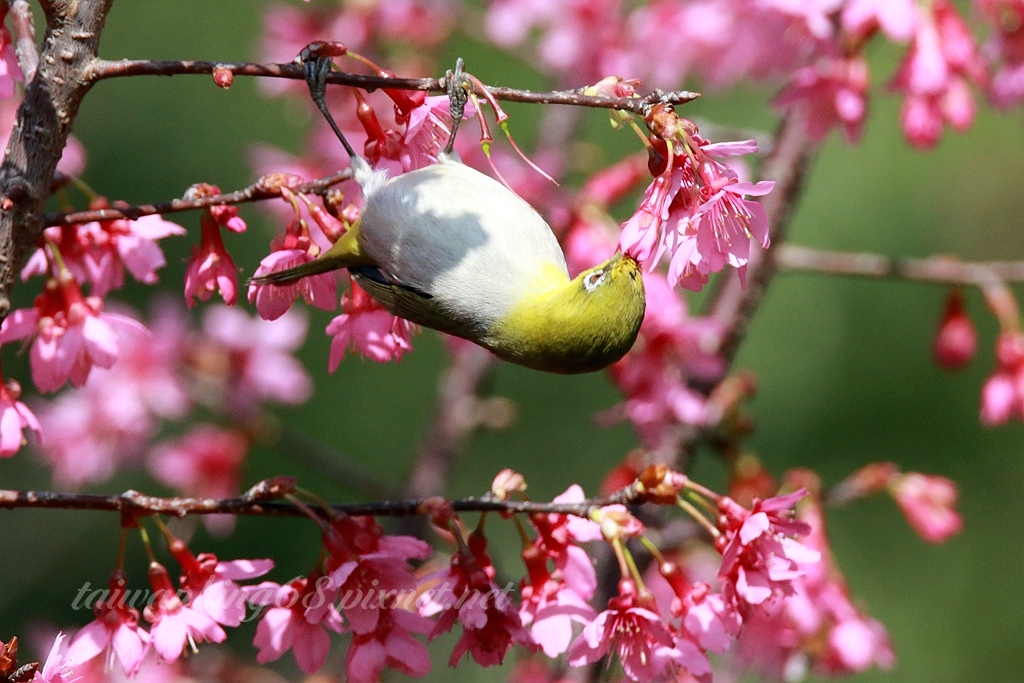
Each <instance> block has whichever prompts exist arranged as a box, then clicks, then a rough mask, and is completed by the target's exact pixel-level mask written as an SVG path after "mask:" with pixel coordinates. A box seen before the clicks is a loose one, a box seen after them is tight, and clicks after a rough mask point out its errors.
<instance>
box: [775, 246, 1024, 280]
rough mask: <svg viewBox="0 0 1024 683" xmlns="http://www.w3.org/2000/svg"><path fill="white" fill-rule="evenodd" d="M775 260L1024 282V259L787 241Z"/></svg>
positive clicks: (829, 271)
mask: <svg viewBox="0 0 1024 683" xmlns="http://www.w3.org/2000/svg"><path fill="white" fill-rule="evenodd" d="M775 263H776V265H777V266H778V268H780V269H781V270H784V271H786V272H789V273H823V274H826V275H850V276H856V277H871V278H893V279H899V280H908V281H911V282H934V283H937V284H948V285H966V286H971V285H976V286H979V287H985V286H988V285H990V284H992V283H993V282H1024V261H961V260H959V259H957V258H956V257H954V256H946V255H941V254H940V255H935V256H928V257H925V258H902V257H892V256H883V255H881V254H869V253H854V252H841V251H828V250H825V249H811V248H809V247H802V246H798V245H795V244H786V245H782V246H781V247H778V248H777V251H776V254H775Z"/></svg>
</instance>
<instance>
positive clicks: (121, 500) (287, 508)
mask: <svg viewBox="0 0 1024 683" xmlns="http://www.w3.org/2000/svg"><path fill="white" fill-rule="evenodd" d="M634 496H635V494H634V493H633V492H632V489H629V488H627V489H623V490H622V491H620V492H617V493H615V494H612V495H611V496H608V497H606V498H596V499H590V500H584V501H581V502H579V503H535V502H532V501H511V500H505V501H502V500H496V499H492V498H465V499H461V500H453V501H450V503H451V506H452V508H453V509H454V510H455V511H456V512H513V513H526V514H532V513H554V514H564V515H575V516H577V517H587V516H589V515H590V513H591V512H593V511H594V510H596V509H598V508H601V507H604V506H606V505H613V504H623V503H628V502H630V500H631V499H632V498H633V497H634ZM428 502H436V501H428V500H427V499H410V500H396V501H384V502H380V503H354V504H339V505H332V506H331V508H332V509H333V510H335V511H336V512H339V513H345V514H349V515H371V516H375V517H404V516H410V515H424V514H429V511H430V510H431V509H434V508H433V506H431V505H427V504H426V503H428ZM15 508H34V509H60V510H95V511H105V512H118V513H121V514H125V515H135V516H140V515H142V516H144V515H155V514H159V515H173V516H176V517H185V516H186V515H215V514H232V515H260V516H273V517H301V516H304V515H305V513H304V512H303V511H302V510H300V509H299V508H298V507H297V506H295V505H292V504H290V503H282V502H278V501H267V500H263V499H261V498H259V497H258V496H256V497H254V496H249V495H245V496H239V497H237V498H159V497H155V496H147V495H145V494H142V493H139V492H138V491H125V492H124V493H121V494H115V495H101V494H93V493H58V492H54V491H18V490H9V489H0V509H15Z"/></svg>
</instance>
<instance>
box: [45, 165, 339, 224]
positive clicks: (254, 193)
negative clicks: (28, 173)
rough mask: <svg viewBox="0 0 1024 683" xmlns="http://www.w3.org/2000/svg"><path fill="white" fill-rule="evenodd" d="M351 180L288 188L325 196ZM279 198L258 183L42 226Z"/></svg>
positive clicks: (56, 217) (52, 217)
mask: <svg viewBox="0 0 1024 683" xmlns="http://www.w3.org/2000/svg"><path fill="white" fill-rule="evenodd" d="M351 177H352V170H351V169H348V168H346V169H345V170H343V171H338V172H337V173H334V174H332V175H329V176H327V177H325V178H320V179H318V180H311V181H310V182H308V183H302V184H301V185H295V186H290V187H289V189H290V190H292V191H293V192H299V193H302V194H325V193H326V192H327V191H328V190H329V189H330V188H331V187H332V186H334V185H337V184H338V183H340V182H342V181H344V180H348V179H349V178H351ZM280 196H281V188H280V186H276V185H267V184H265V183H263V182H261V181H257V182H255V183H253V184H252V185H249V186H248V187H246V188H244V189H241V190H237V191H235V192H228V193H225V194H218V195H212V196H209V197H195V198H193V199H172V200H170V201H168V202H160V203H158V204H140V205H138V206H125V207H120V208H109V209H96V210H93V211H75V212H72V213H48V214H46V215H45V216H43V222H44V225H48V226H49V225H74V224H77V223H90V222H92V221H112V220H117V219H120V218H127V219H129V220H135V219H137V218H140V217H142V216H150V215H153V214H165V213H174V212H176V211H192V210H195V209H202V208H205V207H208V206H220V205H224V204H242V203H244V202H260V201H264V200H266V199H274V198H276V197H280Z"/></svg>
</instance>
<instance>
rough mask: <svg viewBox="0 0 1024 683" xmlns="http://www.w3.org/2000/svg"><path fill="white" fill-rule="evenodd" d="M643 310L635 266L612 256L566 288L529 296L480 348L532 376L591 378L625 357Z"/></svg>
mask: <svg viewBox="0 0 1024 683" xmlns="http://www.w3.org/2000/svg"><path fill="white" fill-rule="evenodd" d="M645 307H646V300H645V297H644V285H643V279H642V277H641V273H640V267H639V265H638V264H637V262H636V261H635V260H633V258H632V257H630V256H628V255H624V254H616V255H615V256H613V257H612V258H611V259H609V260H608V261H606V262H605V263H602V264H601V265H599V266H595V267H594V268H591V269H589V270H586V271H584V272H582V273H580V274H579V275H578V276H577V277H576V278H575V279H573V280H571V281H570V282H566V283H564V284H562V285H559V286H556V287H553V288H551V289H548V290H546V291H543V292H537V293H533V292H531V293H529V294H527V295H526V296H524V297H523V298H522V299H521V300H519V301H517V302H516V303H515V304H514V305H513V306H512V308H511V309H510V310H509V312H508V314H507V315H506V316H505V317H504V318H502V319H501V320H499V321H498V322H497V323H496V324H495V325H494V326H493V327H492V328H491V329H490V330H489V331H488V333H487V334H486V335H485V336H484V338H483V339H481V340H480V343H481V344H482V345H483V346H486V347H487V348H489V349H490V350H491V351H493V352H494V353H495V355H497V356H499V357H501V358H504V359H506V360H509V361H511V362H513V363H517V364H519V365H525V366H527V367H530V368H534V369H536V370H544V371H547V372H557V373H562V374H574V373H580V372H592V371H594V370H600V369H601V368H604V367H607V366H609V365H611V364H612V363H614V362H615V361H617V360H619V359H620V358H622V356H624V355H625V354H626V352H627V351H629V349H630V348H631V347H632V346H633V343H634V342H635V341H636V336H637V333H638V332H639V331H640V324H641V323H642V322H643V319H644V310H645Z"/></svg>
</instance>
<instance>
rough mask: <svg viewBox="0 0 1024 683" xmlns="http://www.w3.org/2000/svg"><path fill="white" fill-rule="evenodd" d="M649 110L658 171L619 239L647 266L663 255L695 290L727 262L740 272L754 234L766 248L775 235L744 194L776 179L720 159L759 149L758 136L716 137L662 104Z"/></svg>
mask: <svg viewBox="0 0 1024 683" xmlns="http://www.w3.org/2000/svg"><path fill="white" fill-rule="evenodd" d="M649 118H650V123H651V125H652V126H653V127H654V128H653V129H654V130H655V134H654V136H652V147H651V154H652V155H654V156H652V165H653V168H652V172H654V173H655V178H654V182H652V183H651V184H650V186H649V187H648V188H647V191H646V192H645V193H644V197H643V199H642V200H641V202H640V206H639V208H638V209H637V211H636V213H634V214H633V216H632V217H631V218H630V219H629V220H628V221H627V222H626V224H625V225H624V226H623V228H622V235H621V237H620V238H619V246H620V247H621V248H622V251H623V252H625V253H627V254H629V255H631V256H633V257H634V258H635V259H636V260H637V261H638V262H639V263H641V264H642V265H643V266H644V267H645V269H646V270H647V271H653V270H654V268H655V266H657V265H658V263H659V262H660V261H661V259H662V258H663V257H664V258H666V259H667V260H668V279H669V282H670V283H672V284H679V285H680V286H682V287H685V288H687V289H691V290H694V291H699V290H700V289H701V288H702V287H703V286H704V285H705V284H706V283H707V281H708V276H709V275H710V274H711V273H716V272H718V271H720V270H722V269H723V268H724V267H725V266H726V265H730V266H733V267H734V268H737V269H739V271H740V275H741V277H742V275H743V273H744V272H745V268H746V264H747V261H748V259H749V258H750V246H751V241H752V240H753V241H755V242H756V243H757V244H759V245H760V246H762V247H765V248H767V247H768V244H769V241H770V240H769V237H768V219H767V217H766V216H765V212H764V209H763V208H761V205H760V204H758V203H757V202H755V201H753V200H749V199H745V198H744V197H745V196H747V195H751V196H761V195H764V194H767V193H768V192H770V191H771V189H772V187H774V185H775V183H774V182H771V181H761V182H758V183H756V184H752V183H749V182H742V181H740V179H739V176H738V175H737V173H736V171H734V170H733V169H732V168H731V167H729V166H727V165H726V164H725V163H723V162H722V161H720V159H723V158H726V157H730V156H734V155H743V154H750V153H752V152H756V151H757V143H755V142H754V141H753V140H747V141H745V142H728V143H711V142H709V141H708V140H705V139H704V138H702V137H701V136H700V134H699V133H698V131H697V127H696V125H694V124H693V123H692V122H690V121H687V120H685V119H680V118H679V117H678V116H676V115H675V113H674V112H672V111H671V109H670V108H668V107H664V106H656V107H654V108H652V114H651V116H650V117H649Z"/></svg>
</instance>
